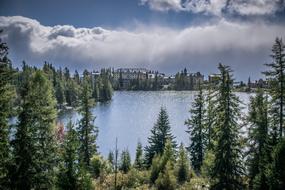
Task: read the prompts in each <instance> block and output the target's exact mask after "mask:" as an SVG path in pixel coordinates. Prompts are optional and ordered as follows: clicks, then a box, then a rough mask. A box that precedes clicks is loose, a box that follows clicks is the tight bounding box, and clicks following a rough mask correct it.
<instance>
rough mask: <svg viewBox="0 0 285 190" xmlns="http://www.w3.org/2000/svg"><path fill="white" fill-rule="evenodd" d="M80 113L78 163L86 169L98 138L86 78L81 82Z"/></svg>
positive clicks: (94, 151) (95, 148) (92, 102)
mask: <svg viewBox="0 0 285 190" xmlns="http://www.w3.org/2000/svg"><path fill="white" fill-rule="evenodd" d="M80 104H81V105H80V113H81V115H82V119H81V120H80V122H79V126H78V132H79V139H80V146H79V154H80V161H81V162H82V164H83V166H85V167H86V169H88V167H89V166H90V159H91V157H92V156H93V155H94V154H95V153H96V152H97V145H96V139H97V136H98V129H97V127H96V126H95V125H94V119H95V118H94V117H93V115H92V112H91V108H92V106H93V105H94V101H93V100H92V99H91V89H90V85H89V83H88V81H87V79H86V78H84V81H83V87H82V94H81V103H80Z"/></svg>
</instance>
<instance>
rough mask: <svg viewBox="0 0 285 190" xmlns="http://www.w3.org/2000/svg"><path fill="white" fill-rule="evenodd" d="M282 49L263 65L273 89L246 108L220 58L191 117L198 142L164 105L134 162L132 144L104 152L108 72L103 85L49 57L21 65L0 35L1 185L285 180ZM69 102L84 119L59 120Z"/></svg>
mask: <svg viewBox="0 0 285 190" xmlns="http://www.w3.org/2000/svg"><path fill="white" fill-rule="evenodd" d="M284 48H285V47H284V44H283V42H282V40H281V39H278V38H277V39H276V41H275V43H274V45H273V48H272V63H270V64H267V66H268V70H267V71H265V72H264V74H265V76H266V79H267V82H268V84H269V89H268V91H264V89H258V90H257V92H256V95H254V96H252V98H251V101H250V104H249V105H248V107H249V113H248V115H247V116H246V117H244V116H242V115H241V107H240V103H241V102H240V100H239V98H238V97H237V96H236V95H235V93H234V87H233V84H234V80H233V75H232V71H231V69H230V68H229V67H228V66H225V65H222V64H219V66H218V70H219V76H220V77H219V78H218V81H217V84H216V86H215V87H212V86H207V88H206V89H204V86H203V85H202V84H200V85H199V86H198V87H199V88H198V92H199V93H198V94H197V95H196V97H195V101H194V103H193V105H192V106H191V110H190V113H191V117H190V118H189V119H187V120H186V121H185V125H186V127H185V130H186V132H187V133H188V134H189V140H190V144H189V145H188V144H187V145H183V144H180V143H179V142H176V140H175V137H174V136H173V135H172V133H171V126H170V123H169V120H168V117H169V116H168V114H167V110H166V109H165V108H163V107H162V108H161V110H160V113H159V114H158V117H157V122H156V123H155V124H154V126H153V128H152V130H151V135H150V136H149V138H148V144H147V145H146V147H143V146H142V144H141V143H138V145H137V150H136V156H135V159H134V162H132V161H131V157H130V153H129V151H128V150H127V149H125V150H121V151H120V152H119V150H117V149H116V150H115V152H110V153H109V156H108V158H103V157H102V156H101V155H100V153H99V152H98V145H97V143H96V139H97V136H98V127H97V126H95V125H94V119H95V116H93V115H92V112H91V108H92V107H93V106H94V105H95V102H96V101H105V100H109V99H111V94H112V88H111V85H110V79H109V78H108V76H109V75H108V71H106V72H101V74H100V76H99V77H100V80H99V81H100V82H98V83H95V84H94V83H93V82H92V79H91V77H90V73H89V72H88V71H85V72H84V73H83V77H82V79H80V77H79V74H78V73H77V74H76V73H75V75H74V77H71V76H70V74H69V71H68V69H65V70H64V71H61V70H57V71H56V69H55V68H54V67H53V66H52V65H50V64H47V63H46V64H45V65H44V67H43V69H37V68H33V67H29V66H27V65H26V64H23V70H22V71H17V70H15V69H14V68H13V67H12V64H11V62H10V60H9V59H8V46H7V44H5V43H3V42H1V41H0V62H1V63H0V82H1V83H0V107H1V109H0V125H1V128H0V136H1V139H0V189H24V190H25V189H86V190H87V189H116V190H117V189H158V190H172V189H217V190H219V189H221V190H222V189H260V190H264V189H265V190H266V189H284V188H285V139H284V101H285V88H284V85H285V76H284V74H285V73H284V72H285V52H284ZM65 102H66V103H67V105H68V106H74V107H78V108H79V112H80V114H81V115H82V118H81V119H80V121H79V122H78V124H74V123H72V122H71V121H70V122H69V123H68V124H67V126H64V127H62V126H56V125H55V119H56V114H57V109H60V107H57V106H56V105H57V103H58V104H59V105H61V104H64V103H65ZM189 106H190V105H189ZM11 116H16V117H18V121H17V123H16V124H15V125H10V124H9V118H10V117H11ZM245 128H246V129H247V130H244V129H245ZM114 146H115V145H114ZM110 148H113V147H110Z"/></svg>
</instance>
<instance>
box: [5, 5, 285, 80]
mask: <svg viewBox="0 0 285 190" xmlns="http://www.w3.org/2000/svg"><path fill="white" fill-rule="evenodd" d="M0 29H2V30H3V32H2V33H1V34H0V37H1V39H2V40H3V41H5V42H7V44H8V46H9V48H10V49H9V57H10V59H11V60H12V62H13V64H14V65H16V66H18V67H20V66H21V64H22V61H23V60H25V61H26V62H27V63H28V64H30V65H35V66H39V67H40V66H42V65H43V63H44V61H47V62H50V63H52V64H54V65H55V66H57V67H68V68H70V69H71V70H75V69H77V70H79V71H83V70H84V69H92V70H93V69H94V70H98V69H100V68H103V67H114V68H121V67H140V68H148V69H152V70H159V71H160V72H164V73H166V74H174V73H176V72H177V71H180V70H182V69H183V68H187V69H188V71H190V72H197V71H200V72H201V73H203V74H205V75H208V74H211V73H216V72H217V66H218V63H220V62H221V63H223V64H225V65H229V66H231V67H232V69H233V70H234V76H235V78H236V79H237V80H244V81H247V78H248V77H249V76H250V77H251V78H252V79H258V78H260V77H263V75H262V74H261V72H262V71H264V70H265V69H266V68H265V66H264V64H265V63H270V62H271V61H272V60H271V58H270V53H271V52H270V51H271V47H272V45H273V43H274V40H275V38H276V37H281V38H283V39H285V0H81V1H75V0H49V1H40V0H25V1H24V0H0Z"/></svg>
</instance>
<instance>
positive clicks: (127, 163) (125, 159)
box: [119, 149, 131, 173]
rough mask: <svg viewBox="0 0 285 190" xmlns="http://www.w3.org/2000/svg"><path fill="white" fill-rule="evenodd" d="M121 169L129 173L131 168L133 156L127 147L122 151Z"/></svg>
mask: <svg viewBox="0 0 285 190" xmlns="http://www.w3.org/2000/svg"><path fill="white" fill-rule="evenodd" d="M119 169H120V170H121V171H123V172H124V173H128V171H129V170H130V169H131V156H130V152H129V151H128V150H127V149H126V150H123V151H122V154H121V162H120V168H119Z"/></svg>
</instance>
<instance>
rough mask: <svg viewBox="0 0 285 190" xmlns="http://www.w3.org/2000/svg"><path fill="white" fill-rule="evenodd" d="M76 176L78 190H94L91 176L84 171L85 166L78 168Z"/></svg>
mask: <svg viewBox="0 0 285 190" xmlns="http://www.w3.org/2000/svg"><path fill="white" fill-rule="evenodd" d="M78 176H79V177H78V187H79V188H78V190H94V188H95V187H94V184H93V181H92V177H91V174H90V173H89V172H88V171H87V170H86V169H85V166H81V167H80V170H79V175H78Z"/></svg>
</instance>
